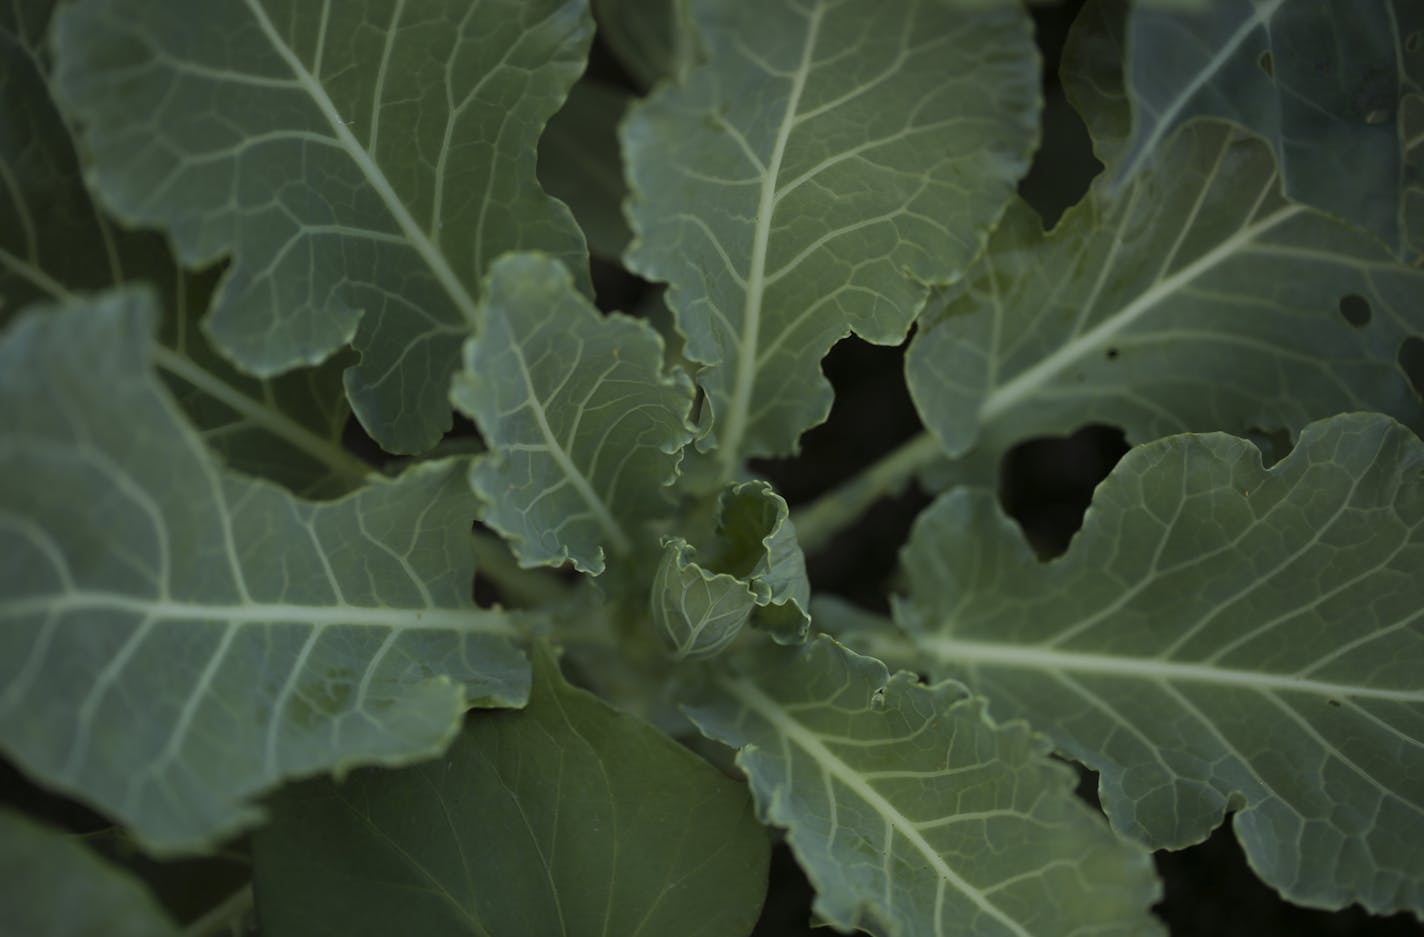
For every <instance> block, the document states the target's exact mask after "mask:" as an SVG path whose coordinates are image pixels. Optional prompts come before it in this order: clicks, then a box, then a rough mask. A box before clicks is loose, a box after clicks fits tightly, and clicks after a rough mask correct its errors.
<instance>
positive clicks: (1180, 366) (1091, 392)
mask: <svg viewBox="0 0 1424 937" xmlns="http://www.w3.org/2000/svg"><path fill="white" fill-rule="evenodd" d="M1114 11H1116V18H1115V17H1114ZM1121 15H1122V10H1121V7H1120V6H1116V5H1114V4H1112V3H1106V4H1105V3H1093V4H1089V5H1088V6H1087V7H1085V9H1084V11H1083V14H1082V17H1081V18H1080V20H1079V21H1078V22H1077V23H1076V24H1075V27H1074V34H1073V36H1072V37H1071V39H1070V42H1069V46H1068V49H1067V50H1066V52H1065V59H1064V78H1065V82H1066V83H1067V86H1068V90H1069V93H1070V96H1071V97H1072V98H1073V99H1074V101H1075V102H1076V103H1077V104H1078V105H1079V106H1080V109H1081V110H1082V112H1083V114H1084V116H1085V119H1086V120H1087V123H1088V126H1089V129H1090V131H1091V132H1092V133H1093V137H1094V142H1095V145H1097V147H1098V153H1099V156H1100V157H1101V158H1102V159H1104V160H1105V161H1106V162H1107V164H1108V166H1109V175H1110V174H1111V172H1112V171H1113V169H1114V168H1115V167H1116V166H1117V165H1119V162H1118V161H1119V160H1120V159H1121V158H1122V144H1123V138H1122V134H1124V133H1125V132H1126V129H1127V120H1126V115H1127V111H1126V97H1125V96H1124V92H1123V89H1122V80H1121V77H1120V74H1119V70H1118V69H1119V66H1118V65H1117V64H1116V63H1117V62H1119V61H1120V59H1119V58H1118V57H1117V55H1116V53H1117V52H1120V50H1121V34H1120V30H1121ZM1421 296H1424V271H1421V270H1417V269H1411V268H1409V267H1406V266H1403V265H1401V264H1398V263H1396V262H1395V261H1394V259H1393V258H1392V257H1391V256H1390V255H1389V253H1388V252H1387V251H1386V250H1385V249H1384V248H1383V247H1382V246H1381V245H1380V244H1379V243H1378V242H1377V241H1376V240H1375V239H1374V238H1372V237H1370V236H1368V235H1366V234H1365V233H1363V232H1361V231H1359V230H1357V229H1355V228H1353V227H1350V226H1349V225H1346V224H1344V223H1342V222H1340V221H1337V220H1334V219H1332V218H1329V217H1327V216H1326V215H1324V214H1322V213H1320V212H1317V211H1314V210H1312V209H1310V208H1308V207H1306V206H1304V205H1301V204H1299V203H1297V202H1294V201H1291V200H1289V199H1288V198H1287V197H1286V195H1285V193H1284V192H1283V191H1282V184H1281V177H1280V172H1279V170H1278V168H1277V164H1276V161H1275V159H1274V158H1273V157H1272V155H1271V152H1270V149H1269V148H1268V147H1267V146H1266V145H1265V144H1264V143H1262V142H1260V141H1258V140H1256V139H1255V138H1253V137H1250V136H1248V135H1246V134H1244V133H1242V132H1240V131H1239V130H1235V129H1233V128H1232V127H1230V126H1229V125H1227V124H1224V123H1220V122H1215V121H1201V122H1194V123H1193V124H1191V125H1190V126H1187V127H1185V128H1183V129H1182V130H1180V131H1178V132H1177V133H1176V134H1174V135H1173V136H1171V137H1170V138H1168V139H1165V140H1164V141H1162V144H1161V146H1159V147H1158V148H1157V150H1156V151H1155V155H1154V159H1153V160H1152V162H1151V164H1150V165H1149V166H1146V167H1144V168H1142V169H1141V170H1139V171H1138V172H1136V173H1135V174H1134V175H1133V176H1132V177H1131V180H1130V181H1129V182H1128V183H1127V185H1126V187H1125V188H1123V189H1122V190H1120V191H1118V190H1115V189H1114V187H1113V185H1112V184H1111V182H1110V181H1109V180H1108V179H1107V178H1106V177H1104V178H1100V179H1098V180H1097V181H1096V182H1095V183H1094V184H1093V187H1092V189H1091V190H1090V191H1089V192H1088V194H1087V196H1086V197H1085V198H1084V200H1083V201H1082V202H1081V203H1080V204H1078V205H1076V206H1074V207H1073V208H1071V209H1069V211H1068V212H1067V213H1066V214H1065V215H1064V216H1063V219H1062V220H1061V221H1060V222H1059V223H1058V225H1057V226H1056V227H1055V228H1054V229H1053V230H1052V231H1051V232H1047V233H1045V232H1044V231H1043V229H1042V226H1041V224H1040V223H1039V221H1038V217H1037V216H1036V215H1035V214H1034V212H1033V211H1032V210H1031V209H1030V208H1029V207H1028V206H1027V205H1025V204H1024V203H1022V202H1015V204H1014V205H1013V206H1011V208H1010V210H1009V211H1008V213H1007V215H1006V216H1005V218H1004V221H1003V222H1002V224H1000V226H999V228H998V229H997V230H996V231H995V232H994V235H993V236H992V237H991V239H990V241H989V246H988V248H987V250H986V251H985V254H984V256H983V257H982V259H981V260H980V262H979V263H978V264H976V266H975V267H974V268H973V269H972V270H971V272H970V274H969V275H968V276H966V277H965V278H964V279H963V280H961V281H960V282H959V283H956V284H955V285H953V286H951V287H950V288H948V289H947V290H945V291H944V292H943V294H942V296H941V297H940V298H939V299H938V300H937V305H936V308H935V309H934V310H933V311H932V312H931V313H929V314H927V315H926V316H925V317H924V319H923V323H922V327H921V328H920V330H919V332H918V333H917V334H916V337H915V340H914V342H913V343H912V344H911V348H910V352H909V354H908V356H907V359H906V377H907V381H908V383H909V387H910V392H911V395H912V397H913V398H914V400H915V404H916V406H917V408H918V409H919V411H920V414H921V416H922V417H923V419H924V421H925V424H926V426H927V427H928V429H929V430H930V432H932V433H933V434H934V435H935V436H936V437H937V438H938V439H939V441H940V443H941V445H942V446H943V447H944V449H945V451H947V452H948V453H949V454H950V455H955V456H957V455H962V454H964V453H966V452H967V451H969V450H970V449H973V448H979V449H981V450H984V451H987V452H991V453H1000V452H1003V451H1004V450H1006V449H1008V448H1009V447H1010V446H1012V445H1014V444H1016V443H1018V442H1021V441H1023V440H1024V439H1028V438H1031V437H1033V436H1039V435H1044V434H1058V433H1066V432H1071V431H1073V430H1075V429H1077V428H1079V427H1082V426H1084V425H1087V424H1089V423H1094V422H1101V423H1111V424H1114V425H1117V426H1121V427H1123V428H1124V429H1125V430H1126V433H1127V437H1128V439H1129V440H1131V441H1134V442H1136V441H1145V440H1148V439H1154V438H1157V437H1160V436H1163V435H1167V434H1170V433H1176V432H1182V431H1189V430H1190V431H1204V430H1225V431H1229V432H1234V433H1244V432H1246V431H1247V430H1250V429H1267V430H1274V429H1285V430H1288V431H1291V432H1294V431H1296V430H1298V429H1299V428H1300V427H1301V426H1303V425H1305V424H1306V423H1308V422H1310V421H1311V420H1314V419H1319V418H1322V417H1325V416H1329V415H1331V414H1334V413H1339V412H1341V411H1348V410H1378V411H1381V412H1384V413H1388V414H1390V415H1392V416H1394V417H1396V418H1397V419H1399V420H1401V421H1403V422H1405V423H1407V424H1409V425H1411V426H1413V427H1415V428H1416V429H1418V428H1424V408H1421V406H1420V388H1418V387H1416V386H1412V385H1411V383H1410V379H1409V377H1408V376H1407V375H1406V373H1405V372H1404V370H1403V369H1402V368H1401V366H1400V364H1399V356H1400V353H1401V347H1402V346H1403V345H1404V343H1405V342H1406V341H1407V340H1408V339H1409V338H1410V336H1411V335H1418V334H1420V333H1424V301H1421Z"/></svg>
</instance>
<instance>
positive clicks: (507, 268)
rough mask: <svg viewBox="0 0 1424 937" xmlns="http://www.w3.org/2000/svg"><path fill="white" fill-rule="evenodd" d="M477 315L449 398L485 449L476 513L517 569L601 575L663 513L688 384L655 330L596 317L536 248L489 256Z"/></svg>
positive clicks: (562, 271)
mask: <svg viewBox="0 0 1424 937" xmlns="http://www.w3.org/2000/svg"><path fill="white" fill-rule="evenodd" d="M479 323H480V328H479V335H478V337H476V338H472V339H470V341H469V343H468V344H467V345H466V346H465V367H464V369H463V370H462V371H460V372H459V373H458V374H457V375H456V376H455V382H454V387H453V389H452V390H451V392H450V396H451V399H452V400H453V401H454V403H455V406H457V407H458V408H460V410H462V411H464V412H465V413H467V414H469V415H470V416H471V417H473V418H474V420H475V422H476V424H478V425H479V428H480V432H481V433H482V434H483V436H484V440H485V443H486V445H488V446H489V447H490V449H491V452H490V453H489V454H488V455H486V456H484V457H482V458H480V459H479V460H477V461H476V463H475V465H474V467H473V468H472V469H471V471H470V484H471V485H472V486H473V487H474V489H475V492H476V493H477V494H478V495H479V496H480V498H481V499H482V500H483V501H484V502H485V514H484V518H483V519H484V521H485V523H487V524H489V525H490V526H491V527H493V528H494V529H495V530H498V531H499V532H500V533H502V534H504V535H505V536H506V537H508V538H509V539H510V540H511V541H513V547H514V550H515V553H516V555H517V556H518V557H519V561H520V563H521V564H523V565H525V566H538V565H558V564H560V563H562V562H564V561H565V560H570V561H572V562H573V565H574V567H575V568H576V569H579V570H582V571H583V572H586V573H591V574H593V575H598V574H599V573H601V572H603V569H604V562H605V555H606V554H607V553H610V552H611V553H613V554H616V555H621V554H627V553H629V552H630V551H631V550H632V548H633V546H634V545H635V544H636V543H637V541H638V537H639V534H640V529H641V525H642V524H643V523H644V522H645V521H646V520H648V519H650V518H654V517H657V516H659V515H662V514H666V513H669V512H670V511H671V508H672V504H673V502H672V498H671V495H670V494H669V493H668V491H667V486H668V485H670V484H672V482H673V480H674V479H676V477H677V465H678V461H679V459H680V458H681V452H682V448H683V446H685V445H686V444H687V443H688V441H689V440H690V439H691V438H692V431H691V427H690V425H689V424H688V422H687V418H688V414H689V412H690V411H691V409H692V400H693V393H692V383H691V381H689V380H688V379H687V377H686V375H684V374H682V373H681V372H674V373H673V374H672V375H671V376H665V375H664V374H663V343H662V339H661V338H659V337H658V333H657V332H656V331H654V330H653V328H652V327H651V326H649V325H648V324H647V323H645V322H640V321H638V320H635V319H631V318H629V317H627V316H623V315H617V314H615V315H611V316H604V315H603V314H601V313H600V312H599V311H598V310H597V309H595V308H594V306H593V304H592V303H590V302H589V301H588V299H586V298H585V297H584V296H582V295H581V294H580V293H579V292H578V291H577V290H576V289H575V288H574V283H573V280H572V278H571V277H570V275H569V272H568V269H567V268H565V267H564V266H563V265H562V264H560V263H559V262H558V261H556V260H554V259H552V258H549V257H545V256H542V255H538V254H511V255H507V256H505V257H501V258H500V259H499V261H498V262H496V263H495V265H494V268H493V269H492V270H491V271H490V276H489V279H488V281H487V282H486V284H485V300H484V303H483V304H482V305H481V307H480V309H479Z"/></svg>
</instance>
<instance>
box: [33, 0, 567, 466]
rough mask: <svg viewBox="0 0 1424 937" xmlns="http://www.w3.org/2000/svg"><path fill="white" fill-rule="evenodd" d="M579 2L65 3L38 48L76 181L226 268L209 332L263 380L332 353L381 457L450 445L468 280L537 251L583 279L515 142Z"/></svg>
mask: <svg viewBox="0 0 1424 937" xmlns="http://www.w3.org/2000/svg"><path fill="white" fill-rule="evenodd" d="M591 25H592V24H591V21H590V20H589V17H588V13H587V10H586V9H585V4H584V3H583V2H581V0H481V2H468V0H439V2H434V3H431V2H422V3H407V2H404V0H341V2H335V0H324V2H321V3H316V2H306V0H206V2H203V3H192V4H178V5H176V6H175V5H171V4H155V3H152V2H149V0H84V2H81V3H75V4H72V5H70V6H68V7H67V8H66V9H64V10H63V11H61V13H60V15H59V16H58V17H57V19H56V29H55V33H54V39H55V48H56V50H57V59H58V71H57V84H58V88H59V91H60V97H61V99H62V101H63V102H64V103H65V105H66V106H67V107H68V109H69V111H70V112H71V113H72V114H73V115H74V117H75V118H77V119H78V122H79V125H80V127H81V129H82V134H83V141H84V144H85V149H86V150H87V152H89V153H90V154H92V157H93V160H94V165H93V167H92V178H93V181H94V183H95V185H96V186H97V189H98V191H99V193H100V195H101V196H102V198H103V201H104V203H105V204H106V206H107V207H108V208H109V209H110V210H111V211H113V212H114V213H115V214H116V215H117V216H118V217H119V218H120V219H122V220H123V221H125V222H129V223H141V224H156V225H160V226H162V227H164V228H166V229H167V230H168V231H169V232H170V233H171V235H172V237H173V241H174V243H175V245H176V247H177V249H178V251H179V254H180V255H181V257H182V258H183V260H184V261H185V262H187V263H190V264H193V263H206V262H209V261H212V260H215V259H217V258H219V257H223V256H228V255H230V256H231V257H232V264H231V267H230V269H229V271H228V273H227V275H226V276H225V277H224V279H223V282H222V284H221V287H220V288H219V291H218V294H217V297H216V302H215V307H214V309H213V312H212V314H211V317H210V318H209V319H208V322H207V327H208V330H209V332H210V333H211V334H212V336H213V337H214V339H215V340H216V342H217V344H218V345H219V347H221V348H222V349H223V351H224V353H226V354H228V355H229V356H231V357H232V358H233V360H235V361H236V362H237V363H239V364H240V365H241V366H242V367H243V368H244V369H245V370H248V371H250V372H252V373H255V374H258V375H270V374H274V373H278V372H281V371H284V370H287V369H290V368H292V367H294V366H296V365H299V364H309V363H313V362H316V361H320V360H323V359H325V358H326V357H328V356H329V355H331V354H332V353H333V352H335V351H337V350H338V349H340V348H341V347H342V346H343V345H345V344H346V343H348V342H350V343H351V344H352V345H353V346H354V347H355V348H356V350H357V352H358V353H359V354H360V360H359V361H358V362H357V363H356V364H355V365H354V366H353V367H352V368H351V369H349V370H348V371H347V372H346V389H347V392H348V394H349V396H350V399H351V403H352V406H353V408H354V410H355V412H356V414H357V416H358V417H359V418H360V420H361V422H362V424H363V425H364V426H365V427H366V429H367V430H368V431H369V432H370V433H371V435H372V436H374V437H375V438H376V439H377V440H378V441H379V442H380V443H381V444H382V445H383V446H385V447H386V448H388V449H391V450H392V451H396V452H414V451H419V450H421V449H424V448H427V447H429V446H431V445H433V444H434V443H435V441H436V440H437V439H438V438H439V437H440V435H441V433H443V432H444V431H445V430H447V429H449V427H450V424H451V419H450V409H449V401H448V397H447V392H448V389H449V379H450V375H451V373H452V372H453V371H454V370H455V368H456V365H457V361H458V357H459V348H460V342H461V341H462V339H463V338H464V337H465V336H466V335H467V334H468V332H469V329H470V326H471V322H472V317H473V314H474V310H475V306H476V303H477V292H478V286H479V281H480V277H481V275H482V274H483V272H484V270H485V268H486V267H487V265H488V264H490V263H491V262H492V261H493V260H494V258H495V257H496V256H498V255H499V254H501V253H503V252H504V251H507V250H511V249H516V248H536V247H537V248H540V249H544V250H549V251H551V252H553V253H555V254H557V255H559V256H560V257H563V258H564V259H565V260H566V261H568V263H569V264H570V265H572V266H573V267H574V268H575V269H581V268H582V267H583V265H584V247H583V239H582V235H580V233H579V231H578V229H577V227H576V226H575V225H574V223H573V219H572V217H571V216H570V214H569V212H568V209H567V208H566V207H565V206H564V205H562V204H561V203H559V202H557V201H555V200H553V199H550V198H549V197H548V196H546V195H544V194H543V192H542V191H541V190H540V188H539V185H538V182H537V180H536V178H535V159H534V154H535V144H536V143H537V142H538V139H539V135H540V133H541V132H542V130H543V127H544V123H545V121H546V120H547V119H548V118H549V117H550V116H551V115H552V114H553V113H554V112H555V111H556V110H557V109H558V107H559V105H560V104H561V103H562V102H563V99H564V96H565V94H566V93H567V91H568V88H569V86H570V85H572V84H573V82H574V79H575V78H576V77H577V76H578V74H579V72H580V71H582V69H583V67H584V60H585V54H586V50H587V46H588V42H589V39H590V35H591V32H592V28H591Z"/></svg>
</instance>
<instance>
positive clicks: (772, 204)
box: [720, 6, 825, 480]
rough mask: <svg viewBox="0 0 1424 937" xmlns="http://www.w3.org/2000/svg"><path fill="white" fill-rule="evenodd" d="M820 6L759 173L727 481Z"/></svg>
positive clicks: (734, 462) (735, 459) (740, 434)
mask: <svg viewBox="0 0 1424 937" xmlns="http://www.w3.org/2000/svg"><path fill="white" fill-rule="evenodd" d="M824 13H825V8H824V7H822V6H817V7H816V9H815V10H814V11H812V13H811V18H810V20H809V21H808V22H807V26H806V41H805V43H804V45H803V46H802V47H801V63H800V65H798V66H797V68H796V72H795V73H794V74H793V75H792V77H791V91H790V93H788V94H787V96H786V109H785V111H784V112H783V113H782V116H781V124H780V126H779V127H777V131H776V142H775V143H774V144H773V145H772V150H771V157H770V159H768V161H767V164H766V171H765V172H764V173H762V181H761V194H760V198H759V200H758V202H757V221H756V228H755V229H754V230H753V232H752V256H751V264H750V265H749V267H748V270H747V284H746V302H745V303H744V304H743V307H742V336H741V340H740V341H739V342H738V343H737V374H736V381H735V383H734V385H733V388H732V399H731V401H730V402H729V405H728V413H727V423H726V427H725V432H724V435H723V438H722V440H721V442H720V446H721V448H722V476H723V479H724V480H727V479H731V478H732V477H733V476H734V475H735V474H736V473H737V469H738V468H739V466H740V465H741V448H742V440H743V439H744V438H745V437H746V432H747V421H748V420H749V419H750V418H751V399H752V390H753V388H754V387H755V386H756V365H757V357H758V347H759V345H760V342H761V311H762V310H761V307H762V299H763V297H764V294H765V292H766V258H767V253H768V250H769V247H770V243H771V219H772V216H773V215H775V214H776V196H777V192H776V186H777V180H778V178H779V176H780V175H781V164H782V162H783V161H784V160H785V158H786V146H787V143H788V141H789V140H790V139H791V131H792V129H793V127H794V126H795V123H796V109H797V107H799V106H800V103H801V94H802V92H803V91H804V90H805V88H806V78H807V76H808V75H809V74H810V71H811V56H812V53H813V51H814V50H815V47H816V38H817V35H818V34H819V32H820V29H821V17H822V15H823V14H824Z"/></svg>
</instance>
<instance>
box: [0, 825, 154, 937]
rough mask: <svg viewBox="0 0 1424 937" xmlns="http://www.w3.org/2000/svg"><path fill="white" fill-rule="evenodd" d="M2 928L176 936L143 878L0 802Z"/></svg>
mask: <svg viewBox="0 0 1424 937" xmlns="http://www.w3.org/2000/svg"><path fill="white" fill-rule="evenodd" d="M0 932H3V933H6V934H14V935H16V937H21V935H24V937H95V935H98V934H105V935H109V937H178V934H179V930H178V928H177V926H175V925H174V923H173V921H172V919H171V918H169V917H168V915H167V914H166V913H165V912H164V910H163V908H161V907H160V906H159V904H158V902H157V901H155V900H154V898H153V896H152V895H151V894H149V893H148V891H147V889H145V888H144V886H143V883H142V882H140V881H139V880H138V879H137V878H135V877H133V876H132V875H130V874H129V873H128V872H126V871H124V870H123V869H120V868H119V867H117V866H115V865H113V864H111V863H110V862H108V861H106V860H104V859H101V858H99V856H98V855H96V854H95V853H94V852H93V851H92V850H90V849H88V848H87V847H86V846H85V845H84V844H83V842H82V841H80V839H79V837H77V836H72V835H68V834H65V833H61V832H60V831H58V830H54V829H51V828H50V827H47V826H42V825H40V824H39V823H35V822H34V821H32V820H29V819H27V818H26V817H24V816H21V815H20V814H18V813H14V812H12V811H11V810H9V809H8V808H0Z"/></svg>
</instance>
